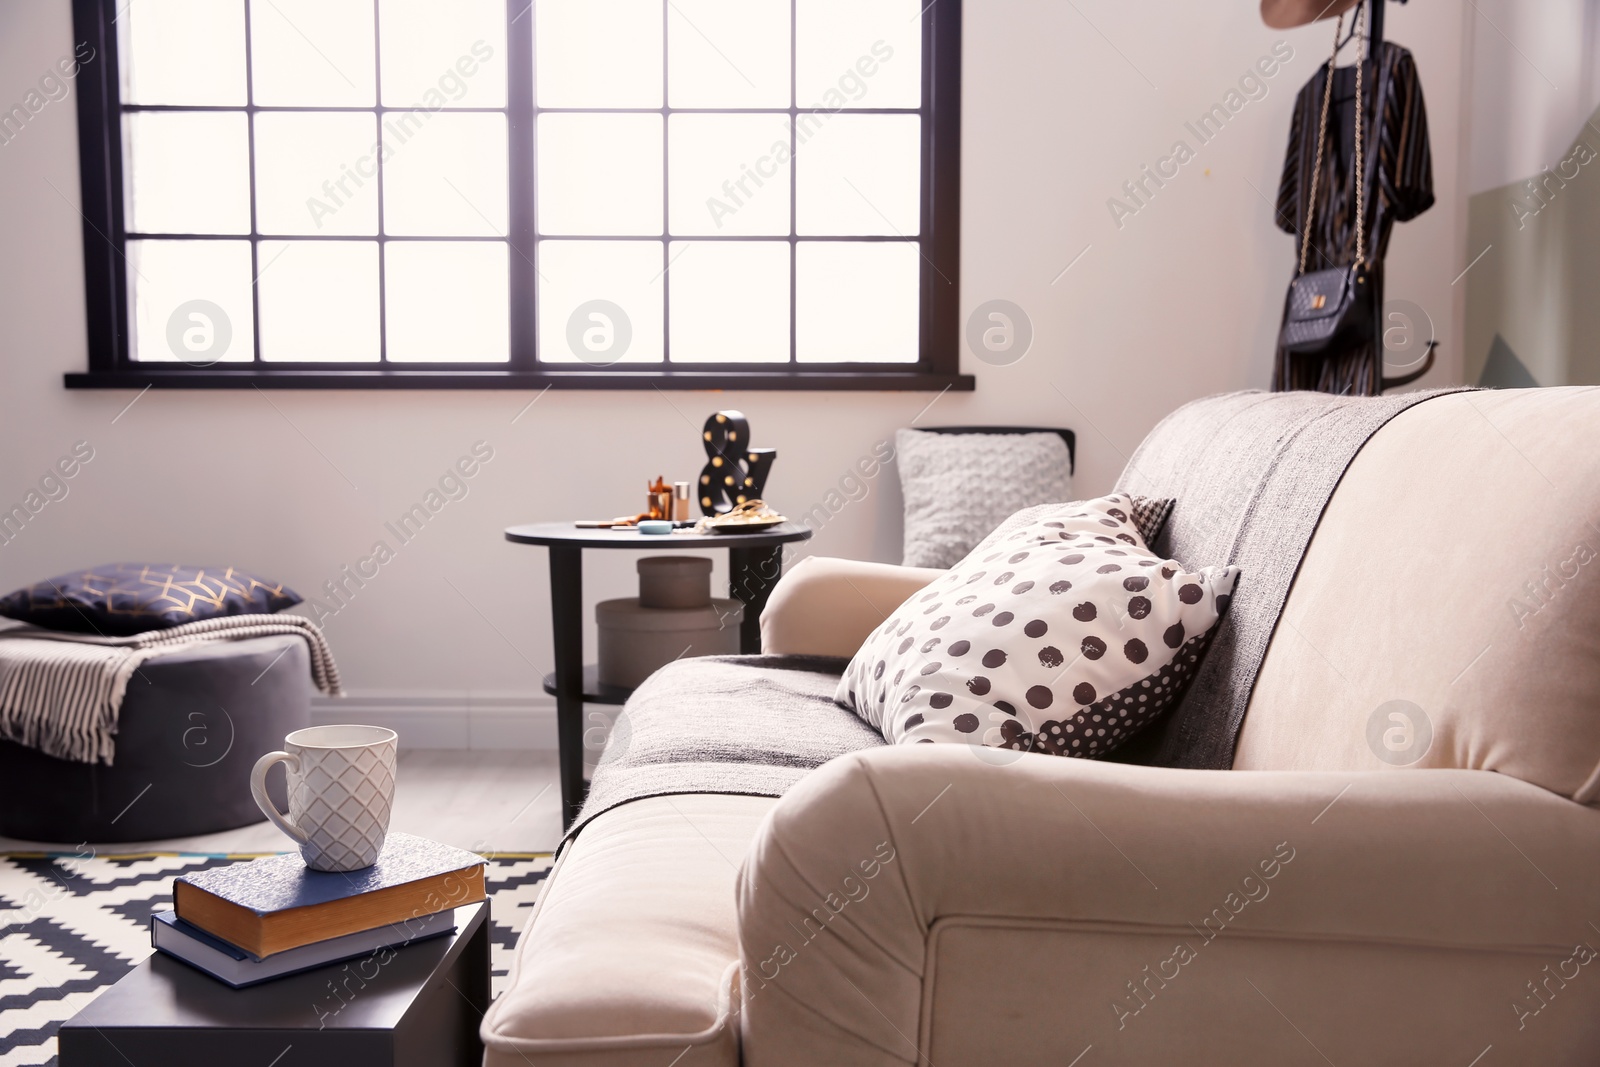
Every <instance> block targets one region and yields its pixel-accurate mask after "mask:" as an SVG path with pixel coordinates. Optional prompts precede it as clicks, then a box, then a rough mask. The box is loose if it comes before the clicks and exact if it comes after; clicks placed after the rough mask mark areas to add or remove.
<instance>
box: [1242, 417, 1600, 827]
mask: <svg viewBox="0 0 1600 1067" xmlns="http://www.w3.org/2000/svg"><path fill="white" fill-rule="evenodd" d="M1234 767H1235V769H1238V770H1287V769H1303V770H1383V769H1403V768H1418V767H1453V768H1476V769H1482V770H1491V771H1498V772H1501V773H1504V774H1509V775H1512V776H1514V777H1517V778H1520V779H1523V780H1524V781H1528V782H1531V783H1534V784H1536V785H1539V786H1543V787H1544V788H1546V789H1550V790H1552V791H1554V792H1557V793H1560V794H1562V795H1564V796H1568V797H1572V798H1574V799H1577V800H1579V801H1582V802H1584V803H1593V802H1596V801H1597V800H1600V389H1576V388H1560V389H1526V390H1497V391H1485V392H1468V393H1456V394H1451V395H1448V396H1441V397H1436V398H1434V399H1431V400H1428V401H1425V402H1423V403H1421V404H1418V405H1416V406H1415V407H1412V408H1410V409H1408V410H1406V411H1404V412H1403V413H1401V414H1399V415H1397V416H1396V417H1395V418H1394V419H1392V420H1391V421H1390V422H1388V423H1387V424H1386V425H1385V426H1384V427H1383V428H1382V429H1381V430H1379V431H1378V432H1377V433H1376V434H1375V435H1374V436H1373V437H1372V438H1371V439H1370V440H1369V441H1368V442H1367V443H1366V445H1365V447H1363V448H1362V450H1361V451H1360V453H1359V454H1358V455H1357V456H1356V458H1355V460H1354V462H1353V463H1351V465H1350V467H1349V468H1348V470H1347V471H1346V472H1345V475H1344V478H1343V480H1342V481H1341V482H1340V484H1339V487H1338V489H1337V490H1336V491H1335V492H1334V495H1333V497H1332V499H1331V500H1330V501H1329V503H1328V507H1327V510H1326V511H1325V512H1324V514H1323V516H1322V519H1321V522H1320V523H1319V524H1318V526H1317V530H1316V533H1315V535H1314V536H1313V538H1312V540H1311V544H1310V546H1309V548H1308V549H1307V551H1306V554H1305V556H1304V558H1303V560H1302V561H1301V565H1300V570H1299V573H1298V574H1297V575H1296V577H1295V580H1294V585H1293V587H1292V588H1291V590H1290V593H1289V597H1288V600H1287V602H1286V603H1285V605H1284V610H1283V613H1282V616H1281V617H1280V619H1279V622H1278V626H1277V629H1276V630H1275V632H1274V634H1273V637H1272V641H1271V644H1270V646H1269V647H1268V651H1267V655H1266V658H1265V660H1264V661H1263V663H1262V666H1261V670H1260V673H1259V674H1258V676H1257V678H1256V684H1255V689H1254V691H1253V693H1252V695H1251V699H1250V704H1249V709H1248V712H1247V714H1246V716H1245V720H1244V725H1243V728H1242V730H1241V732H1240V734H1239V740H1238V747H1237V749H1236V751H1235V756H1234Z"/></svg>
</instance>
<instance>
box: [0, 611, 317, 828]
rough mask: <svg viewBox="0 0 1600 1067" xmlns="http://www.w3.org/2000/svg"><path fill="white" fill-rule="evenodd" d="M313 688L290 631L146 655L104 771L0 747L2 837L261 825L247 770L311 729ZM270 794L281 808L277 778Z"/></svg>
mask: <svg viewBox="0 0 1600 1067" xmlns="http://www.w3.org/2000/svg"><path fill="white" fill-rule="evenodd" d="M313 690H314V687H313V685H312V682H311V663H310V656H309V654H308V652H307V650H306V643H305V641H303V640H301V639H300V638H298V637H293V636H280V637H256V638H251V639H249V640H246V641H223V642H217V643H215V644H209V645H199V646H196V647H194V648H188V649H184V650H182V651H178V652H173V653H170V654H168V655H164V656H157V657H155V658H154V659H150V660H146V661H145V662H144V664H143V665H142V666H140V668H139V670H138V671H137V672H136V673H135V674H134V676H133V678H132V680H130V681H129V683H128V692H127V696H126V697H125V698H124V699H123V702H122V711H121V714H120V716H119V718H118V724H117V747H116V756H115V759H114V761H113V763H112V765H111V766H109V767H107V766H104V765H101V764H89V763H73V762H70V761H67V760H59V759H56V758H55V757H53V756H47V755H45V754H44V753H42V752H38V751H35V750H34V749H31V748H24V747H22V746H21V745H16V744H12V743H11V742H9V741H0V834H3V835H5V836H7V837H19V838H23V839H25V840H29V841H50V842H60V843H69V844H76V843H79V842H97V843H98V842H106V843H115V842H123V841H151V840H156V839H158V838H165V837H187V836H189V835H191V834H206V833H214V832H216V831H218V830H231V829H234V828H235V827H239V826H247V825H249V824H251V823H256V822H260V821H262V819H263V818H265V816H263V815H262V814H261V811H260V809H259V808H257V807H256V803H255V801H254V800H253V799H251V796H250V768H251V767H252V766H253V765H254V764H255V761H256V760H257V759H258V758H259V757H260V756H261V754H262V753H264V752H271V751H272V750H273V749H278V748H282V747H283V738H284V735H285V734H287V733H289V732H290V731H292V730H299V729H302V728H303V727H306V726H310V725H311V694H312V692H313ZM147 787H148V788H147ZM268 792H269V793H271V794H272V797H273V800H274V801H275V802H276V803H277V804H278V805H279V808H280V810H287V807H288V805H287V802H286V800H285V798H284V788H283V779H282V776H281V775H276V774H274V775H272V776H270V779H269V785H268Z"/></svg>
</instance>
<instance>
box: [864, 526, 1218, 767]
mask: <svg viewBox="0 0 1600 1067" xmlns="http://www.w3.org/2000/svg"><path fill="white" fill-rule="evenodd" d="M1141 503H1143V502H1142V501H1141ZM1133 506H1134V502H1133V500H1132V499H1131V498H1130V497H1128V496H1124V495H1116V496H1106V497H1100V498H1098V499H1095V500H1084V501H1075V502H1072V503H1068V504H1044V505H1041V506H1038V507H1032V508H1027V509H1025V510H1023V511H1020V512H1018V513H1017V514H1016V515H1013V516H1012V517H1011V518H1010V519H1008V520H1007V521H1006V522H1004V523H1002V524H1001V526H1000V528H999V529H997V530H996V531H995V532H994V533H992V534H990V535H989V537H987V538H985V539H984V540H983V541H982V542H981V543H980V544H979V545H978V546H977V547H976V548H974V549H973V550H972V552H971V553H970V554H969V555H968V556H967V557H966V558H965V559H963V560H962V561H961V562H960V563H958V564H956V565H955V566H954V567H952V568H951V570H950V573H949V574H948V575H946V576H945V577H943V578H941V579H939V580H938V581H936V582H934V583H933V584H932V585H930V586H928V587H927V588H926V589H925V590H923V591H922V592H920V593H918V594H917V595H916V596H913V597H912V598H911V599H909V600H907V601H906V602H905V603H904V604H902V605H900V607H899V608H897V609H896V610H895V612H894V613H893V614H892V615H890V616H889V618H888V619H887V620H886V621H885V622H884V623H883V625H882V626H880V627H879V628H878V629H877V630H875V631H874V632H873V633H872V636H870V637H869V638H868V639H867V641H866V643H865V644H863V645H862V646H861V648H860V650H859V651H857V653H856V655H855V657H854V658H853V659H852V660H851V661H850V665H849V666H848V667H847V668H846V669H845V672H844V675H843V677H841V678H840V680H839V687H838V690H837V691H836V692H835V694H834V699H835V700H837V701H838V702H839V703H841V704H843V705H844V706H846V707H848V708H850V709H852V710H853V711H855V713H856V714H857V715H860V716H861V717H862V718H863V719H865V720H866V721H867V722H869V723H871V724H872V725H873V726H875V727H877V728H878V729H879V730H880V731H881V732H882V734H883V736H884V739H885V740H887V741H888V742H890V743H891V744H920V743H931V742H937V741H945V742H951V741H953V742H958V743H961V744H968V745H983V746H986V747H990V748H1005V749H1014V750H1020V751H1029V752H1044V753H1050V754H1053V755H1059V756H1083V757H1089V758H1094V757H1099V756H1104V755H1105V754H1106V753H1108V752H1110V751H1111V750H1113V749H1115V748H1116V747H1118V746H1120V745H1122V744H1124V743H1126V742H1127V741H1128V739H1129V738H1131V737H1132V736H1133V735H1134V734H1136V733H1138V732H1139V731H1140V730H1141V729H1143V728H1144V727H1145V726H1147V725H1149V724H1150V723H1151V722H1152V721H1154V720H1155V719H1156V718H1157V717H1158V716H1159V715H1160V714H1161V713H1162V712H1163V711H1166V710H1167V709H1168V708H1170V707H1172V706H1173V705H1174V704H1176V703H1177V701H1178V699H1179V698H1180V697H1181V696H1182V695H1183V692H1184V690H1185V689H1186V688H1187V687H1188V684H1189V682H1190V681H1191V680H1192V678H1193V676H1194V672H1195V670H1196V668H1197V667H1198V666H1199V664H1200V660H1201V657H1202V656H1203V655H1204V654H1205V650H1206V648H1207V646H1208V645H1209V643H1210V640H1211V637H1212V634H1213V633H1214V632H1215V629H1216V627H1217V624H1218V623H1219V622H1220V620H1221V618H1222V614H1223V612H1224V611H1225V610H1226V609H1227V605H1228V599H1229V598H1230V597H1231V596H1232V595H1233V588H1234V584H1235V582H1236V581H1237V580H1238V577H1239V568H1237V567H1231V566H1230V567H1207V568H1204V569H1202V570H1198V571H1191V570H1189V569H1188V568H1186V567H1184V566H1183V564H1181V563H1179V562H1177V561H1176V560H1170V559H1162V558H1160V557H1159V556H1157V555H1156V554H1155V553H1153V552H1151V551H1150V549H1149V547H1148V546H1147V545H1146V543H1145V539H1144V537H1143V536H1142V534H1141V532H1140V523H1136V522H1135V521H1134V517H1133V514H1132V511H1133ZM1139 518H1140V519H1145V518H1146V516H1144V515H1140V516H1139Z"/></svg>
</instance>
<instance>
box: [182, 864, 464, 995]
mask: <svg viewBox="0 0 1600 1067" xmlns="http://www.w3.org/2000/svg"><path fill="white" fill-rule="evenodd" d="M172 895H173V910H172V911H166V912H160V913H157V914H155V915H153V916H151V918H150V942H151V944H153V945H154V946H155V948H156V949H157V951H159V952H163V953H165V954H167V955H168V956H173V957H176V958H177V959H180V960H182V961H183V962H185V963H187V964H189V965H191V966H193V967H196V968H198V969H200V970H202V971H204V972H206V973H207V974H209V975H211V976H212V977H213V978H216V979H217V980H218V981H221V982H225V983H227V984H228V985H230V986H233V987H234V988H240V987H243V986H249V985H255V984H256V983H257V982H265V981H267V980H269V979H272V978H282V977H283V976H285V975H290V974H298V973H299V972H301V971H306V970H310V969H312V968H314V967H322V966H325V965H327V964H330V963H338V962H340V961H341V960H348V959H354V958H356V957H358V956H365V955H368V954H370V953H373V952H377V951H381V950H383V949H386V948H393V947H397V946H400V945H407V944H411V943H412V942H415V941H420V940H423V939H425V938H430V937H440V936H443V935H445V934H448V933H452V932H453V931H454V930H455V929H456V921H455V915H456V912H455V909H457V908H460V907H466V906H468V905H471V904H476V903H478V902H479V901H481V900H483V899H484V885H483V858H482V857H481V856H478V855H477V854H476V853H472V852H465V851H463V850H461V849H459V848H451V847H450V846H448V845H441V844H439V843H438V842H436V841H429V840H426V839H425V838H421V837H413V836H412V835H410V834H394V833H392V834H390V835H389V836H388V839H387V840H386V841H385V842H384V846H383V851H382V853H381V854H380V855H379V856H378V862H377V863H375V864H373V865H372V866H371V867H367V868H364V869H362V870H359V871H350V872H348V873H335V872H327V871H313V870H310V869H309V868H307V867H306V865H305V861H303V860H302V859H301V858H300V855H299V853H295V852H290V853H286V854H284V855H281V856H271V857H268V858H266V859H259V860H253V861H250V862H248V863H235V864H233V865H231V866H228V867H216V868H213V869H211V870H208V871H197V872H196V873H194V874H186V875H183V876H182V877H179V878H177V879H175V880H174V883H173V894H172Z"/></svg>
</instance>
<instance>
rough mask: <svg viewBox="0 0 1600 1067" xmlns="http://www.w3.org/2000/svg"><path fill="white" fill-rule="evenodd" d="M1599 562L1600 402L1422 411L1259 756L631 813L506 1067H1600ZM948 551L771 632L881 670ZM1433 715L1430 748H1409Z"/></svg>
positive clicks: (1346, 520)
mask: <svg viewBox="0 0 1600 1067" xmlns="http://www.w3.org/2000/svg"><path fill="white" fill-rule="evenodd" d="M1203 460H1204V461H1206V462H1224V461H1226V459H1225V457H1203ZM1180 506H1181V505H1180ZM1597 552H1600V391H1594V390H1577V389H1553V390H1541V391H1531V390H1530V391H1505V392H1479V393H1466V394H1456V395H1452V396H1446V397H1441V398H1437V399H1434V400H1430V401H1427V402H1425V403H1422V404H1419V405H1417V406H1415V407H1413V408H1410V409H1409V410H1407V411H1406V412H1404V413H1403V414H1401V415H1399V416H1398V417H1397V418H1395V419H1394V420H1393V421H1392V422H1390V423H1389V424H1388V425H1386V426H1385V427H1384V428H1383V429H1382V430H1381V431H1380V432H1379V433H1378V434H1377V435H1376V436H1375V437H1374V438H1373V439H1372V440H1371V441H1370V442H1368V444H1367V445H1366V447H1365V448H1364V449H1363V450H1362V451H1361V452H1360V454H1359V455H1358V456H1357V458H1356V460H1355V461H1354V463H1353V464H1352V465H1351V467H1350V468H1349V470H1348V471H1347V473H1346V475H1345V477H1344V479H1343V481H1342V482H1341V483H1340V486H1339V488H1338V490H1337V492H1336V493H1335V495H1334V497H1333V499H1332V501H1331V502H1330V504H1329V507H1328V510H1327V512H1326V513H1325V515H1324V517H1323V520H1322V522H1321V524H1320V526H1319V527H1318V530H1317V533H1316V535H1315V537H1314V539H1313V541H1312V543H1311V545H1310V548H1309V550H1308V551H1307V553H1306V554H1305V557H1304V560H1303V562H1302V565H1301V568H1300V572H1299V574H1298V577H1297V578H1296V580H1295V584H1294V586H1293V589H1292V591H1291V593H1290V596H1289V600H1288V602H1287V604H1286V606H1285V610H1284V613H1283V616H1282V619H1281V621H1280V624H1279V626H1278V628H1277V630H1276V633H1275V635H1274V638H1273V641H1272V644H1271V646H1270V648H1269V650H1268V653H1267V657H1266V660H1265V663H1264V665H1263V667H1262V670H1261V673H1260V675H1259V678H1258V682H1257V685H1256V687H1255V690H1254V693H1253V696H1252V699H1251V703H1250V706H1249V711H1248V715H1247V717H1246V720H1245V724H1244V728H1243V732H1242V735H1241V737H1240V739H1239V743H1238V748H1237V754H1236V759H1235V768H1234V770H1232V771H1193V770H1175V769H1167V768H1156V767H1146V766H1132V765H1126V764H1116V763H1097V762H1088V761H1080V760H1069V759H1061V758H1056V757H1051V756H1044V755H1031V754H1029V755H1017V754H1007V755H1010V756H1011V758H1009V759H1002V758H998V756H999V754H995V753H984V752H978V751H973V750H969V749H966V748H965V747H963V746H916V747H885V748H881V749H876V750H872V751H868V752H863V753H858V754H855V755H851V756H847V757H844V758H841V759H837V760H835V761H833V762H832V763H829V764H828V765H826V766H824V767H823V768H822V769H820V770H818V771H816V772H814V773H812V774H810V775H809V776H807V777H806V778H805V779H804V780H802V781H801V783H800V784H799V785H798V786H796V787H795V788H794V789H793V790H792V791H791V792H790V793H789V794H788V795H787V796H785V797H783V798H782V799H780V800H774V799H769V798H758V797H741V796H709V795H689V796H670V797H656V798H651V799H647V800H640V801H635V802H633V803H630V804H626V805H623V806H621V807H619V808H616V809H614V810H611V811H609V812H607V813H605V814H604V815H602V816H600V817H599V818H597V819H595V820H594V821H593V822H592V823H591V824H590V825H588V826H587V827H586V828H585V829H584V830H583V831H582V832H581V833H580V834H579V835H578V836H577V838H576V839H575V840H574V841H573V842H572V843H571V845H570V846H569V847H568V848H566V849H565V851H564V852H563V853H562V854H561V855H560V857H559V859H558V862H557V865H556V868H555V870H554V872H553V874H552V876H551V878H550V880H549V883H548V887H547V889H546V891H545V894H544V896H543V898H542V900H541V901H540V903H539V905H538V908H537V911H536V914H535V915H534V917H533V919H532V920H531V921H530V923H529V925H528V928H527V931H526V932H525V933H524V935H523V937H522V940H521V942H520V944H519V945H518V948H517V957H516V964H515V972H514V975H513V982H512V988H511V989H510V991H508V992H507V993H506V994H504V995H503V996H502V997H501V998H500V999H499V1000H498V1001H497V1002H496V1004H495V1005H494V1006H493V1008H492V1009H491V1010H490V1012H489V1014H488V1015H487V1016H486V1018H485V1020H484V1023H483V1028H482V1032H483V1037H484V1041H485V1044H486V1046H487V1049H488V1051H487V1054H486V1057H485V1063H486V1064H489V1065H492V1067H510V1065H524V1064H527V1063H534V1064H538V1065H539V1067H550V1065H563V1064H574V1065H576V1064H608V1065H610V1064H616V1065H622V1064H628V1065H631V1064H639V1065H648V1067H674V1065H676V1067H699V1065H709V1064H719V1065H721V1064H736V1063H739V1062H743V1063H745V1064H749V1065H751V1067H767V1065H788V1064H829V1065H854V1064H863V1065H864V1064H874V1065H878V1064H913V1063H926V1064H928V1065H930V1067H934V1065H936V1067H956V1065H963V1064H1010V1063H1040V1064H1044V1063H1048V1064H1053V1065H1056V1067H1070V1065H1080V1067H1101V1065H1106V1064H1202V1065H1213V1064H1215V1065H1224V1064H1227V1065H1234V1064H1322V1063H1331V1064H1337V1065H1340V1067H1344V1065H1346V1064H1357V1063H1360V1064H1381V1065H1394V1067H1400V1065H1413V1064H1423V1063H1436V1064H1455V1065H1459V1067H1468V1065H1469V1064H1470V1065H1481V1067H1495V1065H1500V1064H1540V1065H1567V1064H1571V1065H1579V1064H1585V1065H1592V1064H1596V1063H1600V1010H1597V1009H1600V959H1597V956H1596V948H1600V811H1596V810H1595V808H1594V807H1593V806H1591V805H1592V804H1593V803H1594V802H1595V801H1596V800H1597V799H1600V555H1597ZM937 573H938V572H932V571H910V570H906V569H903V568H898V567H891V566H883V565H877V564H867V563H853V562H848V561H840V560H827V559H815V558H814V559H810V560H807V561H805V562H803V563H801V564H800V565H798V566H796V567H794V568H793V569H792V571H791V572H790V574H789V575H788V576H787V577H785V579H784V580H783V582H782V583H780V585H779V587H778V589H777V590H776V592H775V593H774V595H773V598H772V601H771V603H770V605H769V606H768V608H767V611H766V614H765V616H764V618H763V620H762V632H763V636H764V639H765V641H766V643H767V648H768V650H769V651H778V652H808V653H823V654H826V653H834V654H842V655H848V654H849V653H850V652H851V651H853V649H854V648H855V647H856V646H857V645H858V644H859V642H860V641H861V640H862V639H863V637H864V636H865V635H866V633H867V632H868V631H869V630H870V629H871V628H872V627H873V626H875V625H876V624H877V623H878V622H879V621H880V620H881V619H882V618H883V617H884V615H886V614H887V613H888V612H890V611H892V610H893V609H894V608H895V607H896V606H897V605H898V604H899V603H900V601H901V600H903V599H904V598H905V597H906V596H908V595H909V594H911V593H912V592H914V591H915V590H917V589H918V588H920V587H921V586H922V585H923V584H925V583H926V582H927V581H929V580H930V579H931V578H933V577H935V576H936V575H937ZM1392 701H1406V702H1408V703H1407V704H1405V705H1396V706H1393V707H1394V709H1397V710H1395V712H1394V713H1395V714H1399V715H1400V718H1398V719H1390V718H1388V717H1387V713H1386V714H1385V715H1382V716H1379V719H1380V722H1379V726H1380V727H1381V729H1379V730H1378V732H1377V733H1376V734H1374V733H1373V728H1372V726H1371V723H1372V720H1373V717H1374V712H1375V710H1376V709H1379V708H1380V707H1385V706H1386V705H1389V703H1390V702H1392ZM1409 708H1415V709H1418V711H1416V712H1413V711H1409V710H1408V709H1409ZM1419 712H1420V715H1421V716H1422V717H1423V718H1422V719H1421V720H1420V722H1422V723H1425V724H1426V727H1427V728H1431V733H1432V740H1431V744H1430V746H1429V747H1428V748H1427V751H1426V754H1425V755H1424V756H1423V757H1422V758H1421V759H1420V760H1417V761H1416V762H1414V763H1412V764H1410V765H1406V766H1400V765H1396V764H1395V763H1392V762H1386V761H1385V759H1384V758H1380V754H1382V753H1383V752H1385V751H1392V750H1393V749H1395V748H1403V747H1404V744H1405V742H1406V741H1407V740H1408V739H1409V736H1410V735H1407V734H1406V731H1407V730H1410V729H1414V728H1416V727H1417V726H1418V720H1417V718H1416V717H1417V715H1418V713H1419ZM1391 730H1398V731H1400V733H1399V734H1397V735H1393V734H1391V733H1390V732H1389V731H1391ZM1373 737H1377V738H1378V741H1372V740H1369V738H1373ZM1391 740H1394V741H1397V743H1396V744H1393V745H1389V744H1388V742H1389V741H1391ZM1386 745H1387V748H1386V747H1385V746H1386Z"/></svg>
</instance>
